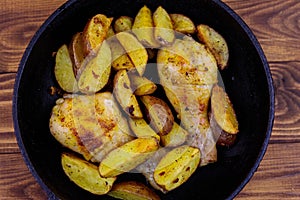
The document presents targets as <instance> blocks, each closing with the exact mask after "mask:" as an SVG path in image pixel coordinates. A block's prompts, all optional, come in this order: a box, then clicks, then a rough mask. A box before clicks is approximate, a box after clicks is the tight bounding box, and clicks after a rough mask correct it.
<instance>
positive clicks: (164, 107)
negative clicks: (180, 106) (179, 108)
mask: <svg viewBox="0 0 300 200" xmlns="http://www.w3.org/2000/svg"><path fill="white" fill-rule="evenodd" d="M140 99H141V101H142V102H143V104H144V106H145V109H146V113H147V115H146V117H147V118H148V121H150V126H151V127H152V128H153V129H154V130H155V131H156V132H157V133H158V134H159V135H166V134H168V133H169V132H170V131H171V130H172V128H173V124H174V116H173V113H172V111H171V109H170V107H169V106H168V104H167V103H166V102H164V101H163V100H162V99H160V98H157V97H154V96H150V95H144V96H141V97H140Z"/></svg>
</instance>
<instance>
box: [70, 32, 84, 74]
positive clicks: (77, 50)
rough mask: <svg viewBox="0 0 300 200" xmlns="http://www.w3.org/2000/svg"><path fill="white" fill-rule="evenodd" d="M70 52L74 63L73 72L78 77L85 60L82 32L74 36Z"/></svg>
mask: <svg viewBox="0 0 300 200" xmlns="http://www.w3.org/2000/svg"><path fill="white" fill-rule="evenodd" d="M69 52H70V56H71V59H72V61H73V63H74V65H73V70H74V73H75V76H76V75H77V72H78V70H80V67H81V66H82V63H83V60H84V47H83V38H82V33H81V32H79V33H76V34H75V35H74V36H73V38H72V40H71V42H70V45H69Z"/></svg>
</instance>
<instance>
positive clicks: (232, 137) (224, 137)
mask: <svg viewBox="0 0 300 200" xmlns="http://www.w3.org/2000/svg"><path fill="white" fill-rule="evenodd" d="M236 138H237V134H230V133H227V132H225V131H221V134H220V136H219V138H218V140H217V145H219V146H225V147H230V146H232V145H234V144H235V142H236Z"/></svg>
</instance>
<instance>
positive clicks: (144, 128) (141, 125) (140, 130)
mask: <svg viewBox="0 0 300 200" xmlns="http://www.w3.org/2000/svg"><path fill="white" fill-rule="evenodd" d="M128 123H129V126H130V128H131V130H132V131H133V133H134V134H135V135H136V136H137V137H138V138H148V137H153V138H155V139H157V141H160V137H159V135H157V134H156V133H155V131H154V130H153V129H152V128H151V127H150V125H149V124H147V122H146V121H145V120H144V119H143V118H142V119H128Z"/></svg>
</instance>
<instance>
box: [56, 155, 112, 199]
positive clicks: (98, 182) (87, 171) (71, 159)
mask: <svg viewBox="0 0 300 200" xmlns="http://www.w3.org/2000/svg"><path fill="white" fill-rule="evenodd" d="M61 164H62V167H63V170H64V172H65V174H66V175H67V176H68V177H69V178H70V180H71V181H73V182H74V183H75V184H76V185H78V186H79V187H81V188H82V189H84V190H87V191H89V192H91V193H93V194H97V195H103V194H106V193H108V192H109V191H110V189H111V188H112V185H113V183H114V182H115V180H116V177H112V178H103V177H101V176H100V175H99V172H98V168H97V166H95V165H93V164H91V163H89V162H87V161H85V160H82V159H80V158H78V157H76V156H74V155H71V154H68V153H63V154H62V156H61Z"/></svg>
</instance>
